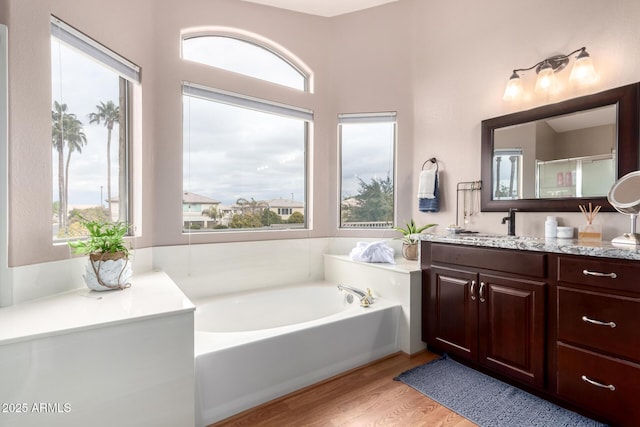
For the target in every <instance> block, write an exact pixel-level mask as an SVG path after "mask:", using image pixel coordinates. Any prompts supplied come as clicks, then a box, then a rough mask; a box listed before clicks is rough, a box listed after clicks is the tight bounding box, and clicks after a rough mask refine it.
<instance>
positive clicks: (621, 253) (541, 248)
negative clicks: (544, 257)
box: [412, 233, 640, 261]
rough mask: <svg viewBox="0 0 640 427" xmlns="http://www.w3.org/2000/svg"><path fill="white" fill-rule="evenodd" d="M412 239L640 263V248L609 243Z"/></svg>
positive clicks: (441, 236)
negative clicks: (627, 260)
mask: <svg viewBox="0 0 640 427" xmlns="http://www.w3.org/2000/svg"><path fill="white" fill-rule="evenodd" d="M412 237H414V238H416V239H419V240H426V241H429V242H437V243H452V244H457V245H468V246H481V247H486V248H500V249H517V250H523V251H535V252H552V253H559V254H571V255H586V256H595V257H603V258H618V259H630V260H636V261H640V248H636V247H635V246H630V247H628V248H627V247H617V246H613V245H612V244H611V242H609V241H602V242H595V243H584V242H579V241H578V240H577V239H545V238H542V237H533V236H505V235H498V234H480V233H478V234H426V233H425V234H419V235H413V236H412Z"/></svg>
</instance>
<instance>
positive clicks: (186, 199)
mask: <svg viewBox="0 0 640 427" xmlns="http://www.w3.org/2000/svg"><path fill="white" fill-rule="evenodd" d="M191 203H193V204H208V205H218V204H220V202H219V201H218V200H215V199H211V198H209V197H206V196H201V195H200V194H195V193H190V192H188V191H185V192H184V193H183V194H182V204H183V205H186V204H191Z"/></svg>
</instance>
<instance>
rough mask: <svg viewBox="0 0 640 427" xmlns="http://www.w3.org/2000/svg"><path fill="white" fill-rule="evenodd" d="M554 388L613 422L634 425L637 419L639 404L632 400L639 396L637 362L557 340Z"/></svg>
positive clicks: (567, 397)
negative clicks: (597, 352)
mask: <svg viewBox="0 0 640 427" xmlns="http://www.w3.org/2000/svg"><path fill="white" fill-rule="evenodd" d="M587 380H591V381H594V382H596V383H598V384H601V385H602V386H598V385H595V384H591V383H589V382H588V381H587ZM603 386H612V387H613V388H615V389H614V390H611V389H610V388H607V387H603ZM557 391H558V394H559V395H560V396H561V397H562V398H563V399H566V400H567V401H571V402H573V403H576V404H578V405H580V406H581V407H583V408H586V409H587V410H589V411H591V412H593V413H596V414H600V415H602V416H603V417H605V418H606V419H607V420H609V421H612V422H613V423H615V424H619V425H623V426H637V425H638V424H637V423H638V420H640V405H638V404H637V402H636V401H637V397H638V395H640V365H636V364H633V363H630V362H625V361H622V360H619V359H614V358H610V357H606V356H600V355H598V354H596V353H591V352H589V351H584V350H580V349H578V348H575V347H572V346H568V345H564V344H562V343H559V344H558V390H557Z"/></svg>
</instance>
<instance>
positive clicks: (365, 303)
mask: <svg viewBox="0 0 640 427" xmlns="http://www.w3.org/2000/svg"><path fill="white" fill-rule="evenodd" d="M338 290H340V291H344V292H347V293H348V294H351V295H355V296H356V297H358V299H360V306H362V307H369V306H370V305H371V304H373V295H371V289H369V288H367V292H364V291H362V290H360V289H358V288H354V287H353V286H347V285H342V284H339V285H338Z"/></svg>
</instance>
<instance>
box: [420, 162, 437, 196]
mask: <svg viewBox="0 0 640 427" xmlns="http://www.w3.org/2000/svg"><path fill="white" fill-rule="evenodd" d="M436 174H437V172H436V169H435V168H434V169H429V170H426V171H422V172H420V178H419V180H418V199H435V198H436V195H435V191H436Z"/></svg>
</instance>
